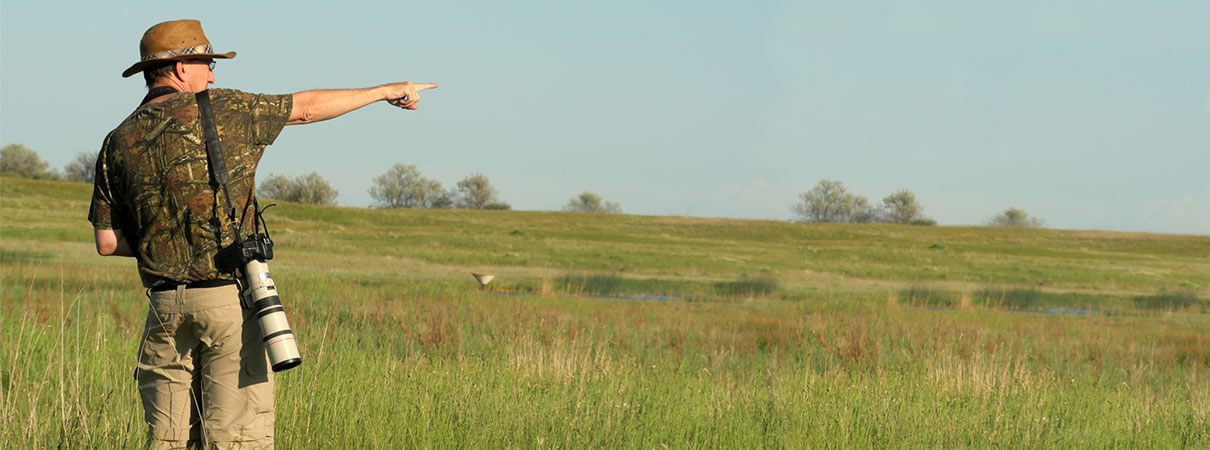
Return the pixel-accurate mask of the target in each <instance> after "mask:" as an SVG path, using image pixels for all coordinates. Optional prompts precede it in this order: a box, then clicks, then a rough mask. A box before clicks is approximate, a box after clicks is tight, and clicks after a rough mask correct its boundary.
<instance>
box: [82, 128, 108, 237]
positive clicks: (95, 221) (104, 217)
mask: <svg viewBox="0 0 1210 450" xmlns="http://www.w3.org/2000/svg"><path fill="white" fill-rule="evenodd" d="M106 141H107V142H106V144H108V139H106ZM105 153H106V152H105V151H104V150H101V154H100V155H97V166H96V169H95V171H94V172H93V178H92V179H93V181H92V205H90V206H89V207H88V221H89V222H92V226H93V228H95V229H98V230H106V229H112V228H113V222H114V221H113V203H114V202H113V192H112V191H111V190H110V189H109V167H108V166H107V165H106V162H105V160H106V158H105Z"/></svg>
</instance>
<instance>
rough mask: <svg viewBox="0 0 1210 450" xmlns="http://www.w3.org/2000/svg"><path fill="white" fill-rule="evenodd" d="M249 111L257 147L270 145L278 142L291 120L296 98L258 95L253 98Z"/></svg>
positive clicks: (253, 137) (287, 95)
mask: <svg viewBox="0 0 1210 450" xmlns="http://www.w3.org/2000/svg"><path fill="white" fill-rule="evenodd" d="M248 106H249V111H250V112H251V113H252V139H253V143H254V144H255V145H269V144H272V143H273V141H275V140H277V135H279V134H281V130H282V128H285V126H286V121H288V120H289V119H290V110H291V109H292V108H293V107H294V96H293V95H291V94H286V95H266V94H257V95H255V96H253V97H252V99H251V102H250V104H249V105H248Z"/></svg>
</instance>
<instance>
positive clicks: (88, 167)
mask: <svg viewBox="0 0 1210 450" xmlns="http://www.w3.org/2000/svg"><path fill="white" fill-rule="evenodd" d="M96 173H97V153H96V152H80V153H77V154H76V159H73V160H71V162H69V163H67V165H66V166H64V167H63V177H64V178H66V179H67V181H74V182H77V183H92V178H93V176H94V175H95V174H96Z"/></svg>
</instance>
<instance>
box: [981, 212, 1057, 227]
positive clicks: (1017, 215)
mask: <svg viewBox="0 0 1210 450" xmlns="http://www.w3.org/2000/svg"><path fill="white" fill-rule="evenodd" d="M1044 223H1045V222H1044V221H1043V220H1042V219H1039V218H1037V217H1030V216H1029V213H1027V212H1025V210H1023V209H1021V208H1008V209H1006V210H1004V212H1002V213H1000V214H996V215H995V216H994V217H992V218H991V220H988V221H987V224H988V225H989V226H993V227H1018V228H1042V225H1043V224H1044Z"/></svg>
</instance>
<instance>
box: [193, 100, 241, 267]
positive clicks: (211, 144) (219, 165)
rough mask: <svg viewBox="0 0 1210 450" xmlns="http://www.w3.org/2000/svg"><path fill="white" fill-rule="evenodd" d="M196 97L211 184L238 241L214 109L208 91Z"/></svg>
mask: <svg viewBox="0 0 1210 450" xmlns="http://www.w3.org/2000/svg"><path fill="white" fill-rule="evenodd" d="M194 96H195V97H197V109H198V113H199V115H200V116H201V119H202V131H203V133H205V137H206V156H207V158H208V159H209V161H210V164H209V165H210V176H211V184H212V185H214V186H215V187H216V188H221V189H222V191H223V199H225V200H226V201H227V208H226V210H225V211H224V212H226V213H227V220H228V221H229V222H230V224H231V234H232V237H233V238H234V242H239V241H240V236H239V222H236V220H235V204H234V203H232V202H231V193H230V192H229V191H228V190H227V181H228V180H229V179H230V178H229V177H228V176H227V163H226V162H225V161H223V151H222V148H221V147H220V145H221V143H220V142H219V138H218V126H216V125H215V124H214V109H213V108H211V107H210V91H209V90H205V91H201V92H198V93H197V94H194ZM214 206H215V209H219V205H218V198H217V196H216V198H215V205H214ZM218 241H219V242H218V244H219V248H222V247H223V236H222V233H219V236H218Z"/></svg>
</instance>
